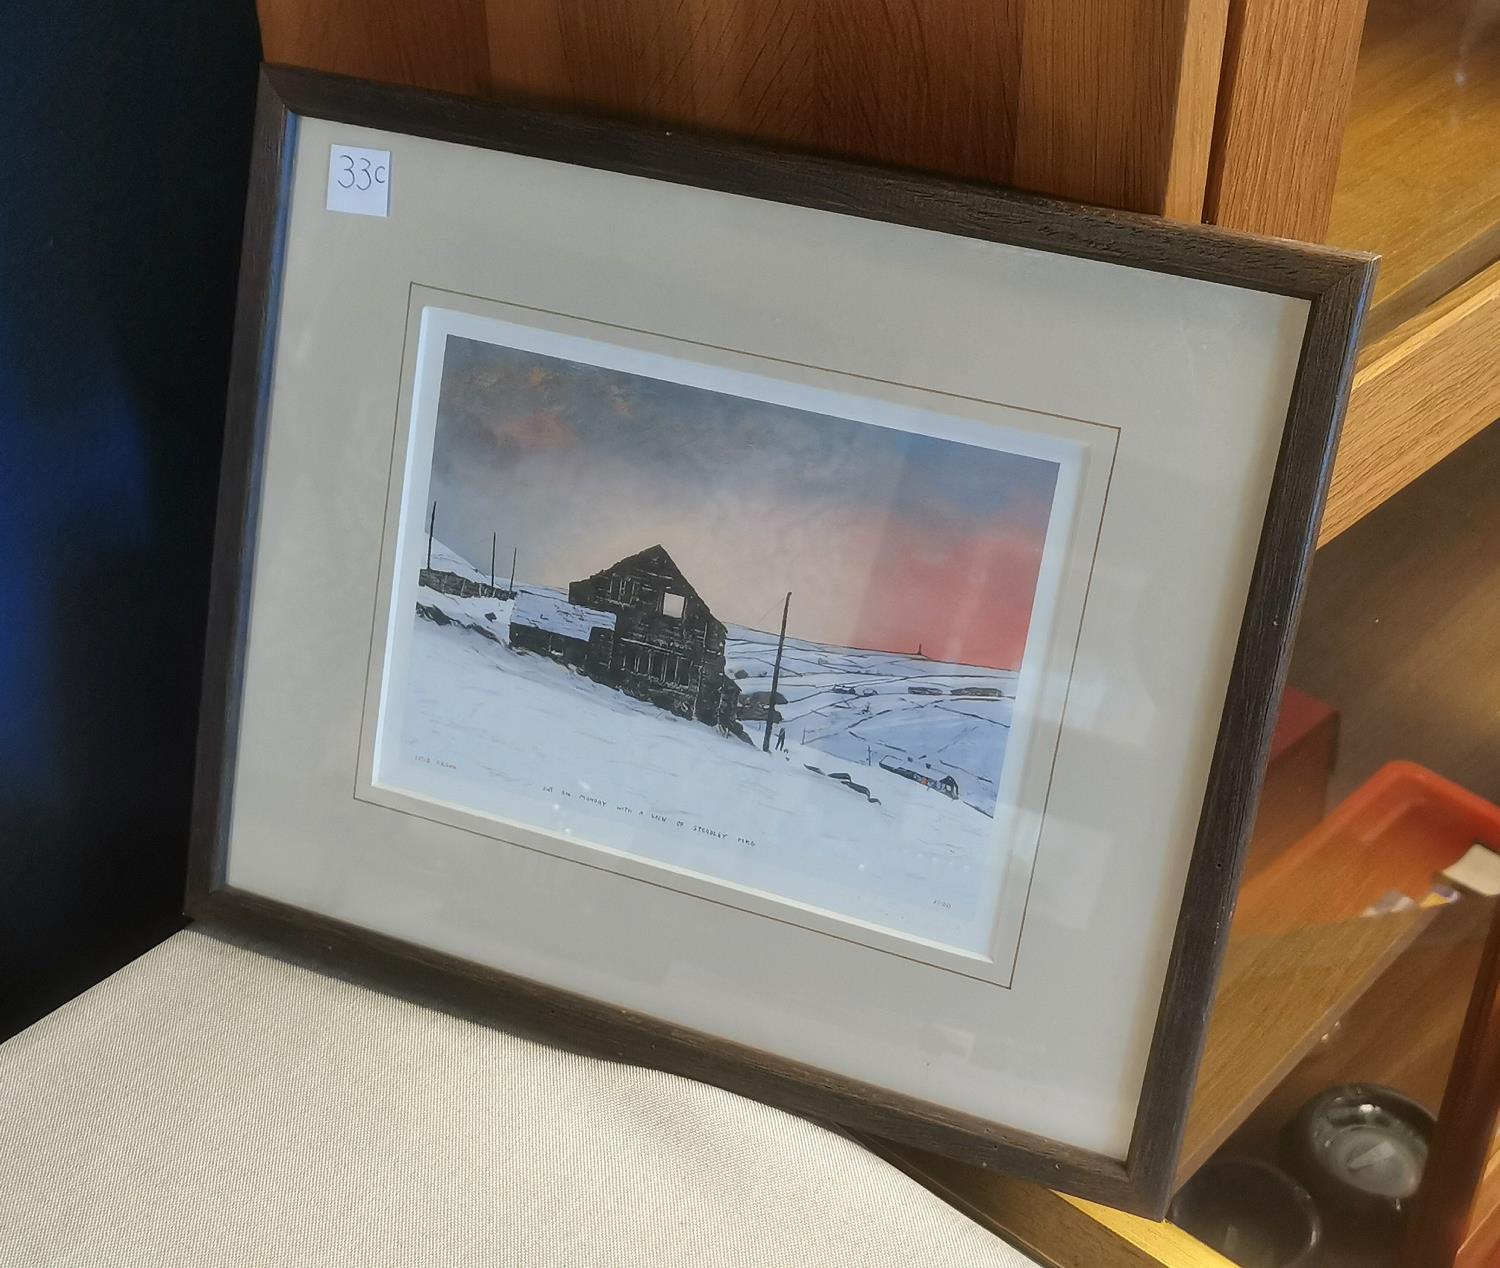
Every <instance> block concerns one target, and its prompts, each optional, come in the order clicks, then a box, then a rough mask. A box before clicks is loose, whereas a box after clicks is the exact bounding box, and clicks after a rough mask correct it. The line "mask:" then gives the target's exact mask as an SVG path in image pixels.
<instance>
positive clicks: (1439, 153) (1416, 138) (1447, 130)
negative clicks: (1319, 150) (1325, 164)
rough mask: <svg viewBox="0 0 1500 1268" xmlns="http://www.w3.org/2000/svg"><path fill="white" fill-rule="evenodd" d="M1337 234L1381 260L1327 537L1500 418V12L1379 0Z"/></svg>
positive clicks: (1369, 29) (1344, 163)
mask: <svg viewBox="0 0 1500 1268" xmlns="http://www.w3.org/2000/svg"><path fill="white" fill-rule="evenodd" d="M1328 241H1329V242H1331V243H1333V244H1335V245H1337V246H1345V247H1352V248H1356V249H1359V250H1364V251H1375V252H1377V253H1379V255H1380V256H1381V266H1380V277H1379V279H1378V281H1377V283H1376V288H1375V295H1374V301H1373V306H1372V307H1371V310H1370V313H1369V316H1368V317H1367V319H1366V322H1365V347H1364V349H1363V351H1362V353H1361V356H1360V360H1359V367H1358V371H1357V373H1356V376H1355V381H1354V386H1353V391H1352V393H1351V396H1350V402H1349V414H1348V419H1347V422H1346V423H1345V426H1344V439H1343V442H1342V444H1341V446H1340V450H1339V456H1338V462H1337V464H1336V466H1335V470H1334V477H1333V485H1332V487H1331V489H1330V491H1329V499H1328V510H1327V513H1326V515H1325V516H1324V521H1323V529H1322V533H1321V535H1320V541H1323V542H1326V541H1328V540H1330V539H1331V538H1333V537H1335V536H1337V535H1338V534H1339V533H1340V532H1342V531H1343V530H1344V529H1346V528H1348V527H1349V526H1350V525H1351V524H1353V523H1355V522H1356V521H1357V520H1358V519H1359V518H1360V517H1361V516H1363V515H1365V514H1367V513H1368V512H1369V511H1371V510H1373V509H1374V508H1375V507H1376V506H1378V505H1379V504H1380V503H1381V502H1383V501H1384V500H1385V499H1386V498H1388V497H1390V496H1391V494H1393V493H1395V492H1396V491H1397V490H1399V489H1401V488H1403V487H1404V486H1405V485H1407V484H1409V483H1410V482H1411V481H1412V480H1414V479H1416V477H1417V476H1419V475H1421V474H1422V473H1423V472H1424V471H1426V470H1427V469H1428V468H1430V467H1432V466H1434V465H1435V464H1436V463H1437V462H1439V461H1440V460H1441V459H1442V458H1444V457H1446V456H1447V455H1448V454H1449V453H1451V452H1453V450H1454V449H1456V448H1457V447H1458V446H1459V445H1461V444H1463V443H1464V441H1466V440H1468V439H1469V438H1470V437H1472V436H1474V435H1475V434H1476V433H1477V432H1478V431H1479V430H1480V429H1482V428H1483V427H1485V426H1487V425H1488V424H1489V423H1491V422H1493V421H1494V420H1495V419H1496V418H1497V417H1500V369H1497V367H1496V358H1495V356H1494V348H1495V346H1496V344H1497V342H1500V8H1497V7H1496V6H1495V5H1494V4H1477V3H1474V2H1473V0H1369V10H1368V15H1367V18H1366V23H1365V33H1364V39H1363V42H1362V44H1361V46H1360V57H1359V64H1358V68H1357V70H1356V73H1355V82H1354V92H1353V97H1352V99H1351V103H1350V108H1349V116H1348V121H1347V124H1346V127H1345V131H1344V145H1343V151H1342V156H1341V158H1340V163H1339V173H1338V181H1337V184H1336V186H1335V189H1334V195H1333V207H1332V219H1331V224H1330V227H1329V232H1328Z"/></svg>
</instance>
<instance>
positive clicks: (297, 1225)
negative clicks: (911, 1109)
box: [0, 930, 1031, 1268]
mask: <svg viewBox="0 0 1500 1268" xmlns="http://www.w3.org/2000/svg"><path fill="white" fill-rule="evenodd" d="M0 1263H3V1264H5V1265H7V1268H40V1266H41V1265H48V1266H49V1268H52V1266H56V1268H64V1266H66V1268H94V1266H95V1265H98V1266H99V1268H106V1266H107V1268H175V1266H176V1265H189V1264H191V1265H203V1266H205V1268H240V1266H243V1268H322V1266H323V1265H350V1266H351V1268H355V1266H357V1268H387V1266H390V1268H395V1266H397V1265H400V1266H401V1268H408V1266H410V1268H460V1266H461V1268H470V1266H472V1268H480V1266H481V1265H483V1266H484V1268H501V1266H504V1265H525V1266H526V1268H542V1266H545V1265H558V1266H562V1265H568V1266H570V1268H572V1266H578V1268H595V1266H598V1268H633V1266H635V1265H640V1266H641V1268H676V1266H677V1265H682V1266H683V1268H689V1266H690V1268H714V1266H717V1265H724V1266H725V1268H742V1266H749V1265H766V1266H767V1268H771V1266H773V1265H774V1268H814V1266H816V1265H829V1266H830V1268H832V1266H834V1265H837V1268H850V1266H851V1265H892V1266H893V1268H896V1266H899V1268H922V1266H924V1265H934V1266H937V1265H941V1266H942V1268H961V1266H973V1268H980V1266H981V1265H983V1266H986V1268H1023V1266H1025V1265H1030V1263H1031V1261H1030V1260H1028V1259H1026V1258H1025V1257H1024V1256H1022V1255H1021V1254H1020V1253H1019V1252H1017V1251H1015V1250H1014V1249H1012V1248H1011V1247H1009V1246H1007V1245H1005V1244H1004V1243H1003V1242H1001V1241H999V1240H998V1239H996V1238H994V1237H992V1236H991V1235H990V1234H989V1233H987V1232H986V1231H984V1230H983V1229H981V1228H979V1227H978V1226H977V1225H975V1224H973V1223H971V1222H970V1221H969V1220H967V1219H966V1218H965V1217H963V1216H961V1215H959V1214H958V1213H957V1212H955V1211H953V1210H952V1209H950V1208H949V1207H947V1206H946V1205H944V1204H943V1203H942V1202H941V1201H939V1200H938V1199H937V1198H936V1197H933V1196H932V1195H931V1194H929V1193H928V1192H927V1191H926V1190H924V1189H922V1188H921V1187H919V1186H918V1185H916V1184H915V1183H913V1182H912V1181H910V1180H908V1179H907V1178H906V1177H905V1176H903V1175H902V1174H901V1173H899V1172H898V1171H896V1170H895V1169H893V1168H892V1167H890V1166H888V1165H887V1164H885V1163H884V1162H882V1161H880V1160H879V1159H877V1158H875V1157H873V1156H872V1155H871V1154H869V1153H867V1152H865V1151H864V1150H862V1149H860V1148H859V1147H858V1146H857V1145H856V1144H854V1143H853V1142H851V1141H849V1140H847V1139H845V1138H843V1137H842V1136H839V1135H837V1134H835V1133H833V1132H830V1131H827V1130H825V1129H823V1128H821V1127H818V1126H816V1125H814V1124H812V1123H809V1122H806V1121H803V1120H802V1119H799V1118H796V1117H794V1116H792V1115H789V1114H785V1113H782V1112H780V1111H778V1110H774V1109H769V1108H767V1107H765V1106H762V1105H759V1104H756V1103H755V1102H753V1101H748V1100H745V1099H743V1098H741V1097H738V1096H734V1095H731V1094H729V1093H726V1092H722V1091H719V1090H717V1089H715V1088H711V1087H706V1086H703V1085H701V1084H697V1083H693V1082H690V1081H688V1080H685V1079H680V1078H676V1077H674V1076H672V1075H666V1074H660V1073H655V1072H652V1071H647V1070H640V1069H636V1068H633V1067H630V1066H624V1065H616V1064H612V1063H610V1062H606V1061H599V1060H595V1059H593V1058H589V1057H584V1056H579V1055H576V1054H573V1053H570V1052H564V1051H560V1050H558V1049H555V1048H551V1047H548V1046H545V1045H543V1044H539V1043H536V1042H534V1041H532V1040H530V1039H526V1038H522V1037H519V1036H516V1035H511V1034H506V1033H503V1032H499V1031H495V1030H491V1029H487V1028H485V1027H481V1026H478V1025H474V1024H471V1023H469V1022H465V1021H462V1020H459V1019H457V1018H454V1017H450V1016H446V1015H444V1014H441V1013H437V1012H433V1011H430V1010H428V1009H425V1008H422V1007H419V1006H417V1005H415V1004H411V1003H407V1002H405V1001H402V1000H397V999H393V998H389V997H387V996H384V995H381V994H379V993H377V992H374V991H371V990H367V989H365V988H363V987H359V986H355V985H351V984H349V983H346V982H343V981H339V980H336V979H334V978H330V977H326V976H323V975H321V974H319V973H315V972H313V971H311V970H309V969H305V968H300V967H296V966H294V965H289V964H286V963H283V962H281V961H279V960H276V959H273V958H270V957H268V956H265V955H262V954H258V953H257V952H255V951H251V950H247V949H245V948H243V947H240V946H235V945H232V944H230V943H227V942H223V941H220V940H218V939H216V938H213V937H209V936H207V935H205V934H202V933H198V932H194V931H191V930H190V931H188V932H185V933H181V934H178V935H177V936H176V937H174V938H172V939H170V940H169V941H167V942H165V943H163V944H162V945H161V946H159V947H157V948H156V949H154V950H153V951H151V952H149V953H148V954H146V955H145V956H143V957H142V958H141V959H139V960H137V961H136V962H135V963H133V964H131V965H129V966H128V967H127V968H125V969H123V970H122V971H121V972H119V973H117V974H116V975H115V976H114V977H112V978H110V979H109V980H107V981H105V982H103V983H101V984H100V985H99V986H97V987H95V988H94V989H93V990H91V991H89V992H88V993H86V994H85V995H83V996H80V997H79V998H78V999H76V1000H74V1001H73V1002H72V1003H70V1004H68V1005H67V1006H66V1007H64V1008H62V1009H60V1010H59V1011H58V1012H56V1013H54V1014H53V1015H52V1016H50V1017H48V1018H46V1019H44V1020H43V1021H41V1022H39V1023H38V1024H37V1025H35V1026H33V1027H32V1028H31V1029H30V1030H27V1031H25V1032H23V1033H22V1034H20V1035H18V1036H16V1037H15V1038H14V1039H12V1040H11V1041H10V1042H8V1043H6V1044H5V1045H4V1046H3V1047H0Z"/></svg>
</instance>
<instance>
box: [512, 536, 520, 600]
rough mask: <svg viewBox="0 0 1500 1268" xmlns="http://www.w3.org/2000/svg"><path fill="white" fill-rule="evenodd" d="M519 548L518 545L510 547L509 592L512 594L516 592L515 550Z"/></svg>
mask: <svg viewBox="0 0 1500 1268" xmlns="http://www.w3.org/2000/svg"><path fill="white" fill-rule="evenodd" d="M520 549H521V548H520V547H519V546H512V547H511V548H510V592H511V593H512V594H515V592H516V551H518V550H520Z"/></svg>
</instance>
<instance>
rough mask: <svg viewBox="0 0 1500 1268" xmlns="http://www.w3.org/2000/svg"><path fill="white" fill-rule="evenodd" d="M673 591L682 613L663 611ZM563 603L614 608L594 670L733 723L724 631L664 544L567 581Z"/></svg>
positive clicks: (644, 694) (716, 721)
mask: <svg viewBox="0 0 1500 1268" xmlns="http://www.w3.org/2000/svg"><path fill="white" fill-rule="evenodd" d="M666 596H677V597H680V598H681V601H682V614H681V615H680V616H673V615H671V614H669V613H668V612H666V611H664V610H663V607H664V598H665V597H666ZM568 602H569V603H576V604H579V605H580V606H583V607H590V608H596V609H599V610H601V611H605V612H613V613H614V614H615V636H614V641H613V645H612V647H611V648H610V658H609V663H608V664H607V665H600V666H599V667H598V669H597V670H596V671H595V676H596V677H598V678H599V679H600V680H601V681H603V682H607V683H609V684H610V685H611V686H615V687H618V688H620V690H622V691H626V692H629V693H630V694H631V695H634V696H637V697H639V698H640V699H643V700H650V701H651V702H652V703H654V704H657V705H659V706H661V707H662V708H665V709H669V710H671V711H672V712H674V713H678V714H680V715H682V716H683V717H692V718H696V719H697V720H698V721H700V722H704V723H708V724H710V725H721V726H726V727H728V728H729V729H731V730H734V729H737V724H736V723H735V718H734V706H735V702H736V700H737V699H738V696H739V689H738V688H737V687H736V686H735V685H734V684H733V683H732V682H731V681H730V680H729V679H728V678H727V677H726V676H725V673H724V648H725V637H726V632H725V628H724V624H723V622H721V621H719V620H717V619H716V618H715V617H714V615H713V613H712V612H711V611H710V610H709V608H708V605H707V604H706V603H704V602H703V600H702V599H701V598H699V596H698V593H697V592H696V591H695V590H694V589H693V587H692V586H691V585H689V584H688V582H687V579H686V578H685V577H683V575H682V573H681V572H680V571H679V570H678V569H677V566H676V565H675V564H674V563H672V561H671V559H670V557H669V556H667V554H666V552H665V551H662V550H660V549H659V548H653V549H652V550H649V551H642V552H641V553H640V554H639V555H633V556H631V557H630V558H628V559H623V560H621V561H620V562H619V563H617V564H616V565H614V567H612V568H606V569H604V570H603V571H602V572H596V573H595V574H594V575H593V576H591V577H587V578H585V579H584V580H582V581H575V582H574V583H573V584H572V585H571V586H569V587H568Z"/></svg>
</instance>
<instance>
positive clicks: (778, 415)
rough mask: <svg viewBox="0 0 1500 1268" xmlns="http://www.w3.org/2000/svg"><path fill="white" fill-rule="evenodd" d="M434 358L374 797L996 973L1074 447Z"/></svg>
mask: <svg viewBox="0 0 1500 1268" xmlns="http://www.w3.org/2000/svg"><path fill="white" fill-rule="evenodd" d="M424 329H427V328H426V327H424ZM424 341H425V342H424V345H423V348H422V350H421V352H420V354H419V364H420V367H421V368H419V371H418V374H419V378H421V377H422V376H432V377H433V379H434V381H435V391H436V410H435V423H434V425H433V426H432V428H431V431H430V435H429V433H427V432H425V431H424V430H423V429H421V428H415V427H414V428H413V431H412V436H413V438H414V439H413V442H412V449H413V451H412V453H411V454H410V455H409V456H408V464H407V472H408V475H407V479H408V489H407V497H406V500H405V503H404V507H403V517H404V522H409V523H413V524H415V523H417V522H420V524H421V537H420V544H419V547H418V552H417V553H418V554H419V555H420V557H419V558H413V557H411V553H410V552H409V551H408V552H405V553H404V554H402V555H401V556H399V557H400V558H402V559H403V560H404V562H403V563H402V564H398V569H404V571H402V572H401V573H400V575H398V576H397V577H396V578H395V586H394V588H393V593H394V594H395V595H396V600H395V602H396V604H397V605H398V606H397V608H396V609H395V612H394V615H393V618H392V619H393V622H396V621H409V622H410V623H411V624H410V629H409V632H408V634H409V636H408V637H406V638H405V639H403V640H397V639H393V646H394V647H396V648H398V651H397V652H396V653H394V654H393V658H392V660H391V662H390V663H389V664H388V666H387V672H386V676H385V687H384V692H383V695H382V703H381V722H380V733H379V739H378V741H377V752H376V782H377V784H379V785H381V786H383V787H385V788H389V789H393V790H398V791H402V792H407V793H411V794H414V795H416V796H419V797H425V798H429V799H432V800H434V801H438V802H441V803H444V804H446V805H450V806H457V807H460V808H462V809H463V810H465V811H468V812H471V813H476V814H480V815H483V816H486V817H488V818H491V819H494V820H496V821H499V822H503V823H513V824H517V825H521V826H523V827H526V828H529V829H533V830H537V831H541V832H544V833H547V834H551V835H552V836H554V837H558V838H564V839H567V840H569V841H573V842H584V843H587V844H589V845H594V846H598V847H599V848H600V849H601V850H613V851H618V852H623V853H627V854H629V855H631V856H633V857H635V858H637V859H644V860H648V861H650V862H652V863H654V864H659V865H660V866H661V867H662V868H664V869H667V870H669V871H670V870H675V871H681V872H687V873H690V874H693V875H696V876H699V877H707V878H710V879H712V880H715V881H721V882H724V883H726V884H727V885H730V886H736V887H741V888H744V889H747V890H750V891H754V892H757V893H759V894H762V895H769V896H771V897H773V898H776V899H778V900H784V901H785V902H786V903H788V904H791V905H793V906H800V907H804V908H808V909H812V910H816V911H818V912H821V913H826V914H831V915H834V916H837V917H841V918H847V919H848V920H850V921H852V922H856V923H861V924H865V925H869V926H873V927H876V928H879V929H882V930H886V931H891V932H895V933H897V934H900V935H902V936H905V937H910V938H914V939H918V940H921V941H924V942H928V943H932V944H937V945H941V946H947V947H953V948H957V949H960V950H963V951H966V952H970V953H973V954H982V953H984V952H985V951H986V950H987V949H988V947H989V944H990V940H991V934H992V931H993V926H994V919H995V910H996V904H997V901H998V894H999V889H1000V885H1001V877H1002V873H1003V871H1004V868H1005V864H1006V861H1007V859H1008V857H1009V854H1010V845H1011V841H1010V838H1011V835H1012V832H1013V827H1014V821H1015V819H1016V816H1015V814H1014V813H1013V812H1014V809H1015V807H1014V805H1013V804H1011V803H1012V801H1013V795H1008V794H1007V788H1008V786H1009V785H1008V782H1007V773H1008V772H1009V771H1010V769H1011V766H1012V764H1013V762H1014V761H1015V760H1017V759H1016V758H1015V756H1014V754H1013V752H1012V750H1013V749H1014V748H1017V747H1020V746H1022V745H1023V744H1024V735H1023V734H1022V732H1023V730H1024V728H1020V727H1018V726H1017V718H1018V699H1019V698H1020V697H1022V695H1023V693H1024V683H1025V675H1024V673H1023V669H1024V666H1025V663H1026V658H1027V651H1028V646H1029V645H1032V644H1034V643H1035V642H1036V632H1035V624H1036V618H1037V614H1038V612H1039V611H1040V609H1039V606H1038V594H1039V591H1040V589H1041V588H1042V587H1043V586H1044V583H1045V575H1046V573H1047V571H1048V557H1049V554H1055V553H1056V552H1057V551H1059V550H1060V549H1061V547H1060V545H1059V544H1058V542H1057V538H1058V537H1059V536H1061V535H1062V534H1060V533H1059V532H1057V531H1056V526H1057V525H1058V524H1059V523H1060V522H1064V521H1066V519H1067V515H1068V511H1069V509H1070V508H1069V507H1068V506H1066V505H1064V503H1065V502H1067V501H1068V500H1069V499H1070V498H1071V493H1070V492H1069V491H1070V490H1071V488H1072V483H1071V482H1070V481H1069V480H1068V479H1066V478H1065V475H1066V473H1067V468H1068V464H1069V459H1068V454H1069V451H1070V447H1069V446H1068V445H1066V444H1062V445H1059V444H1051V445H1050V446H1049V445H1047V444H1042V445H1038V444H1037V443H1036V442H1035V440H1034V439H1033V440H1029V441H1028V439H1027V438H1026V437H1024V436H1023V435H1021V434H1019V433H1017V434H1014V435H1013V434H1012V433H1010V432H1009V431H1008V430H1006V429H1000V428H996V429H991V431H992V432H993V436H992V441H993V443H985V444H977V443H969V442H968V441H961V440H956V439H952V438H949V437H946V436H940V435H933V434H928V433H927V432H925V431H923V430H910V429H906V428H903V427H898V426H890V425H884V424H877V423H872V422H866V421H860V420H857V419H854V418H847V417H839V416H835V415H833V414H828V413H820V412H815V411H810V410H806V409H800V408H793V407H791V406H789V405H786V404H783V403H777V402H773V401H768V400H764V399H758V398H754V397H749V396H745V395H741V394H738V393H736V392H734V391H730V390H722V391H721V390H715V389H712V388H709V387H706V386H703V385H701V384H698V383H685V382H678V381H674V380H670V379H666V378H661V377H654V376H652V375H647V374H642V373H635V372H631V371H627V370H623V369H620V368H616V367H611V366H606V365H598V364H592V363H589V362H586V361H582V360H577V359H570V358H566V357H560V356H553V355H548V354H544V353H542V352H539V351H536V350H535V349H533V348H529V347H514V346H509V345H508V344H506V343H503V342H496V341H491V340H488V339H481V338H469V337H463V336H460V335H457V334H453V333H443V332H442V331H441V330H439V331H438V332H437V333H436V334H433V335H432V336H430V338H429V336H428V335H424ZM420 394H421V389H420V387H419V389H418V395H419V396H420ZM429 440H430V453H429V452H428V449H427V446H428V443H429ZM419 450H420V452H418V451H419ZM421 489H425V496H424V495H423V494H422V493H421V492H420V490H421ZM1065 527H1066V525H1065V523H1064V528H1065ZM403 540H411V538H409V537H408V535H407V533H406V530H405V529H403ZM1052 571H1056V565H1053V566H1052ZM406 574H410V575H406ZM398 662H399V663H398ZM1022 704H1024V701H1022ZM1010 782H1012V783H1013V782H1014V781H1013V780H1012V781H1010Z"/></svg>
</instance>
